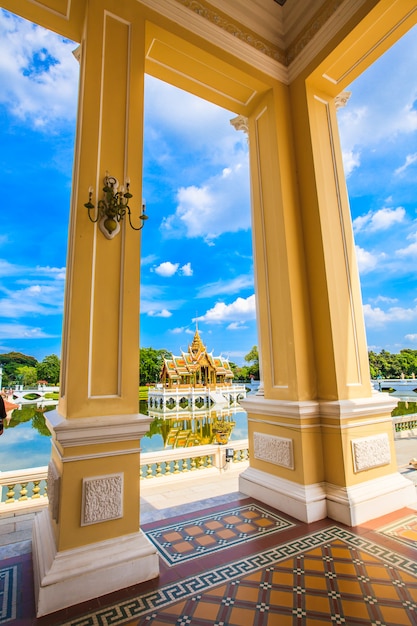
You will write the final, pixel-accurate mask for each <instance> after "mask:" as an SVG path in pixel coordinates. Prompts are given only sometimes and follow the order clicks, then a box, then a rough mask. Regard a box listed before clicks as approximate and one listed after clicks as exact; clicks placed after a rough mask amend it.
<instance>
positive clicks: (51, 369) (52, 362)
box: [37, 354, 61, 385]
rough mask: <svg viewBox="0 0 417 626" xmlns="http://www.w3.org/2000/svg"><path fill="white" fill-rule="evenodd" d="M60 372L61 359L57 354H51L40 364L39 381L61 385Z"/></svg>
mask: <svg viewBox="0 0 417 626" xmlns="http://www.w3.org/2000/svg"><path fill="white" fill-rule="evenodd" d="M60 371H61V362H60V360H59V358H58V357H57V356H56V354H50V355H49V356H46V357H45V358H44V360H43V361H42V362H41V363H39V365H38V378H37V380H46V381H47V382H48V383H49V384H51V385H56V384H58V383H59V376H60Z"/></svg>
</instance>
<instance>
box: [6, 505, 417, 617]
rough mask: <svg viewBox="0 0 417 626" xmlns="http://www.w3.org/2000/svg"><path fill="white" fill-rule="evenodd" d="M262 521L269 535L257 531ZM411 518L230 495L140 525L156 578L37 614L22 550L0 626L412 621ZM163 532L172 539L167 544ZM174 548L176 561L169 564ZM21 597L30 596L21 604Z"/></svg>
mask: <svg viewBox="0 0 417 626" xmlns="http://www.w3.org/2000/svg"><path fill="white" fill-rule="evenodd" d="M262 520H264V521H263V522H262ZM167 522H169V523H167ZM213 522H216V524H215V528H213V527H212V526H213V524H212V523H213ZM262 523H263V524H264V525H265V528H267V529H270V532H268V530H267V531H262V530H260V528H262ZM416 523H417V516H416V515H415V514H414V512H413V511H411V510H409V509H403V510H402V511H400V512H397V513H396V514H392V515H389V516H385V517H384V518H381V519H379V520H373V521H372V522H370V523H368V524H365V525H363V526H361V527H356V528H353V529H352V528H346V527H344V526H343V525H341V524H336V523H334V522H332V521H331V520H322V521H320V522H316V523H314V524H310V525H308V524H303V523H301V522H297V521H296V520H293V519H291V518H289V517H288V516H286V515H284V514H282V513H280V512H278V511H274V510H273V509H271V508H270V507H268V506H266V505H262V504H260V503H259V502H256V501H255V500H253V499H251V498H247V499H240V500H239V499H237V500H236V501H234V502H229V503H226V504H225V503H222V504H221V505H218V506H214V507H212V508H210V509H209V510H205V511H201V510H200V511H198V515H196V514H192V513H187V514H185V515H181V516H178V517H177V518H173V519H170V520H165V522H164V521H159V522H154V523H151V524H147V525H144V526H143V530H144V531H145V532H147V534H148V536H151V535H152V536H153V538H154V541H155V539H157V540H158V541H161V544H160V547H159V549H160V550H161V561H160V576H159V579H156V580H154V581H148V582H147V583H144V584H142V585H137V586H136V587H134V588H130V589H126V590H123V591H120V592H117V593H115V594H111V595H109V596H106V597H103V598H97V599H93V600H91V601H90V602H88V603H85V604H84V605H78V606H76V607H71V608H70V609H67V610H65V611H61V612H59V613H55V614H53V615H50V616H46V617H44V618H41V619H39V620H36V619H35V618H34V606H33V592H31V591H30V589H29V587H30V586H31V585H32V584H33V581H32V576H31V570H30V565H31V555H30V554H29V555H24V556H22V557H20V559H21V561H20V565H21V569H20V572H19V568H17V569H16V568H14V569H13V566H15V565H16V564H17V562H18V560H16V559H7V560H5V561H3V562H2V563H0V568H1V569H2V574H0V581H1V585H2V586H1V588H0V589H1V590H2V593H3V596H1V597H0V604H1V606H2V607H3V609H4V610H5V611H6V613H3V614H2V617H1V619H0V624H1V625H2V626H3V624H6V625H7V626H12V625H13V626H29V625H31V624H37V625H38V626H58V625H59V626H110V625H112V626H119V625H122V624H123V625H127V626H147V625H149V626H162V625H165V626H166V625H170V626H287V625H291V626H322V625H324V624H328V623H329V624H335V625H339V624H340V625H344V626H414V625H415V626H417V563H416V559H417V549H416V548H415V547H414V544H413V543H410V541H406V542H404V540H403V536H402V535H403V534H404V533H403V529H404V528H405V527H406V526H412V527H413V528H414V527H415V525H416ZM219 524H220V525H219ZM241 525H243V526H244V529H243V534H245V533H247V534H248V536H247V537H246V538H243V537H242V539H245V540H242V541H235V538H236V536H237V535H235V536H234V537H232V536H226V537H225V540H226V541H225V543H224V544H222V545H221V549H220V548H219V541H220V539H221V538H224V534H223V533H224V531H225V530H231V529H232V530H233V531H234V532H236V528H237V527H238V526H241ZM228 526H229V528H228ZM230 526H231V528H230ZM246 526H247V528H246ZM191 529H194V530H192V531H191V533H190V534H189V535H188V536H189V537H190V540H188V541H187V542H186V543H187V545H189V546H191V550H187V551H186V552H183V550H182V548H180V549H177V548H176V547H175V546H176V541H178V542H179V543H181V542H182V541H183V539H184V536H186V535H187V533H188V532H189V531H190V530H191ZM202 530H204V532H203V534H201V533H200V531H202ZM206 530H208V531H211V530H213V533H210V532H209V533H208V534H206ZM172 533H178V534H179V535H180V537H179V538H177V537H173V538H172V537H171V541H167V539H169V537H167V536H168V535H170V534H172ZM205 536H207V537H214V538H215V548H214V549H212V550H211V549H210V550H208V551H207V552H204V551H203V552H202V551H201V550H200V549H199V548H200V547H201V545H203V546H204V545H205V544H204V541H203V543H201V542H200V543H199V542H197V541H195V539H196V538H197V537H205ZM158 541H155V545H158ZM166 543H168V544H170V545H168V546H167V545H166ZM161 546H162V547H161ZM175 554H178V555H180V559H179V561H178V562H172V555H175ZM184 554H185V555H186V558H185V559H183V558H182V556H183V555H184ZM167 555H168V556H167ZM162 557H163V558H162ZM190 557H191V558H190ZM22 559H23V560H22ZM174 561H175V559H174ZM6 570H8V571H7V572H6ZM13 580H14V581H16V584H15V585H14V587H13ZM7 589H8V590H9V596H7V597H8V598H9V599H10V598H11V599H13V593H15V597H17V598H18V599H19V598H20V601H19V600H18V601H17V603H15V606H16V610H15V615H14V616H13V614H12V613H11V612H10V610H9V609H10V607H11V606H12V602H9V599H7V600H6V601H5V600H4V598H5V597H6V596H5V595H4V591H5V590H6V591H7ZM12 589H14V591H11V590H12ZM10 594H11V595H10ZM6 595H7V593H6ZM25 596H26V598H27V597H29V601H27V599H26V601H25V603H24V602H23V600H24V599H25ZM30 603H32V604H31V606H32V608H31V611H32V612H31V613H30V606H29V605H30ZM23 605H25V608H23ZM7 611H9V612H8V613H7ZM29 615H30V616H31V617H30V618H29Z"/></svg>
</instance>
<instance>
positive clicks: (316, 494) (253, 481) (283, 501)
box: [239, 467, 327, 524]
mask: <svg viewBox="0 0 417 626" xmlns="http://www.w3.org/2000/svg"><path fill="white" fill-rule="evenodd" d="M239 491H241V492H242V493H245V494H246V495H248V496H252V497H253V498H256V499H257V500H260V501H261V502H264V503H265V504H269V505H270V506H272V507H274V508H275V509H278V510H279V511H282V512H283V513H287V515H291V517H295V519H298V520H300V521H302V522H305V523H306V524H310V523H311V522H316V521H318V520H320V519H323V518H325V517H327V507H326V491H325V486H324V483H323V484H322V483H317V484H315V485H300V484H298V483H295V482H292V481H291V480H286V479H284V478H279V477H278V476H274V475H272V474H268V473H267V472H262V471H261V470H258V469H254V468H253V467H248V468H247V469H246V470H245V471H244V472H242V473H241V474H240V476H239Z"/></svg>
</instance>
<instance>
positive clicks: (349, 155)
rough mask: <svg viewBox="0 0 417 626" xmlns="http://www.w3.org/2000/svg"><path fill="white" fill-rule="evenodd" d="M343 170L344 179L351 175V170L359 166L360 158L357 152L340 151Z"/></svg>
mask: <svg viewBox="0 0 417 626" xmlns="http://www.w3.org/2000/svg"><path fill="white" fill-rule="evenodd" d="M342 159H343V168H344V170H345V176H346V178H349V176H350V175H351V174H352V172H353V170H354V169H356V168H357V167H359V166H360V164H361V156H360V153H359V152H358V151H354V150H343V151H342Z"/></svg>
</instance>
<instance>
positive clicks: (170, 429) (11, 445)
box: [0, 398, 417, 472]
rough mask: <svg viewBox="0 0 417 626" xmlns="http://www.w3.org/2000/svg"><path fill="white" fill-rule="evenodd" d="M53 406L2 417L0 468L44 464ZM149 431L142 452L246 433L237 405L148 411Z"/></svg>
mask: <svg viewBox="0 0 417 626" xmlns="http://www.w3.org/2000/svg"><path fill="white" fill-rule="evenodd" d="M54 408H55V406H54V405H52V406H46V407H43V408H37V407H36V405H32V404H26V405H22V408H21V409H15V410H14V411H13V412H12V414H11V418H10V421H7V420H5V421H4V431H3V435H2V436H1V437H0V471H3V472H6V471H9V470H19V469H27V468H31V467H42V466H45V465H48V463H49V459H50V455H51V436H50V432H49V430H48V427H47V425H46V422H45V413H46V412H47V411H50V410H52V409H54ZM140 412H141V413H143V414H145V415H146V414H147V413H148V409H147V403H146V402H141V405H140ZM415 413H417V402H416V401H414V400H412V399H411V398H410V399H404V401H400V402H399V403H398V407H397V408H396V409H394V411H393V415H408V414H415ZM151 417H152V422H151V425H150V428H149V432H148V433H147V434H146V435H145V436H144V437H143V438H142V441H141V448H142V450H143V451H144V452H155V451H158V450H169V449H172V448H174V447H176V448H180V447H188V446H194V445H205V444H209V443H213V442H215V437H216V428H217V429H218V430H219V428H218V427H219V424H220V425H223V426H222V430H223V431H224V432H225V433H227V434H226V437H227V441H238V440H240V439H246V438H247V436H248V428H247V416H246V412H245V411H244V410H243V409H242V408H241V407H234V408H231V409H226V410H222V411H216V410H211V411H209V412H207V411H206V412H203V411H200V412H198V414H194V416H193V415H191V414H189V413H186V412H185V413H181V415H180V416H177V415H176V416H175V417H173V418H167V417H166V416H164V415H163V414H161V412H159V413H158V412H154V413H151Z"/></svg>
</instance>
